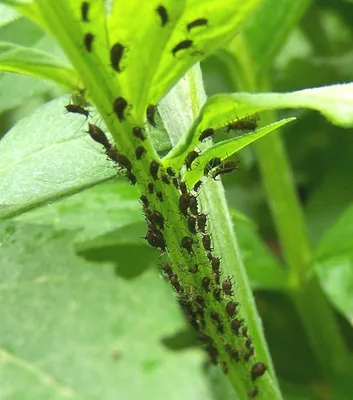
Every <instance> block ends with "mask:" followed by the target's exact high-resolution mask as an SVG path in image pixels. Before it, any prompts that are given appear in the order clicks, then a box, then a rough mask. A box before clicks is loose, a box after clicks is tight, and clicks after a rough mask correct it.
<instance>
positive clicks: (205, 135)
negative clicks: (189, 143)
mask: <svg viewBox="0 0 353 400" xmlns="http://www.w3.org/2000/svg"><path fill="white" fill-rule="evenodd" d="M213 135H214V129H213V128H208V129H205V130H204V131H202V132H201V135H200V137H199V141H200V142H203V141H204V140H205V139H208V138H209V137H211V136H213Z"/></svg>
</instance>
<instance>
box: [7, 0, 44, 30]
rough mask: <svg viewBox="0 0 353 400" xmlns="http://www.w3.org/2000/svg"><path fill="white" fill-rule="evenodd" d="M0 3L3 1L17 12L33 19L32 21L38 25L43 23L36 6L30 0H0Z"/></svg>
mask: <svg viewBox="0 0 353 400" xmlns="http://www.w3.org/2000/svg"><path fill="white" fill-rule="evenodd" d="M0 3H3V4H5V5H7V6H9V7H13V8H14V9H15V10H17V11H18V12H19V13H21V14H23V15H24V16H26V17H27V18H29V19H31V20H33V21H34V22H37V23H38V24H39V25H41V24H44V21H43V20H42V19H41V16H40V13H39V11H38V8H37V6H36V4H35V3H34V1H32V0H0Z"/></svg>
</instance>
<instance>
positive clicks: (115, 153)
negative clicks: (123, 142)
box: [105, 145, 120, 163]
mask: <svg viewBox="0 0 353 400" xmlns="http://www.w3.org/2000/svg"><path fill="white" fill-rule="evenodd" d="M105 153H106V155H107V156H108V157H109V158H110V159H111V160H113V161H114V162H116V163H117V162H118V158H119V154H120V153H119V150H118V149H117V147H116V146H114V145H113V146H110V147H109V148H108V149H107V151H106V152H105Z"/></svg>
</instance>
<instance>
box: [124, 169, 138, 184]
mask: <svg viewBox="0 0 353 400" xmlns="http://www.w3.org/2000/svg"><path fill="white" fill-rule="evenodd" d="M126 177H127V179H128V180H129V181H130V183H131V185H133V186H135V185H136V183H137V178H136V176H135V175H134V174H133V173H132V172H131V171H127V172H126Z"/></svg>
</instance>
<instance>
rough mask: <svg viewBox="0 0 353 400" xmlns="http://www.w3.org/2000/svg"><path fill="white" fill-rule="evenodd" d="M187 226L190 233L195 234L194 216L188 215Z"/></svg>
mask: <svg viewBox="0 0 353 400" xmlns="http://www.w3.org/2000/svg"><path fill="white" fill-rule="evenodd" d="M188 228H189V231H190V232H191V233H193V234H194V235H196V233H197V232H196V218H195V217H189V218H188Z"/></svg>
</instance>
